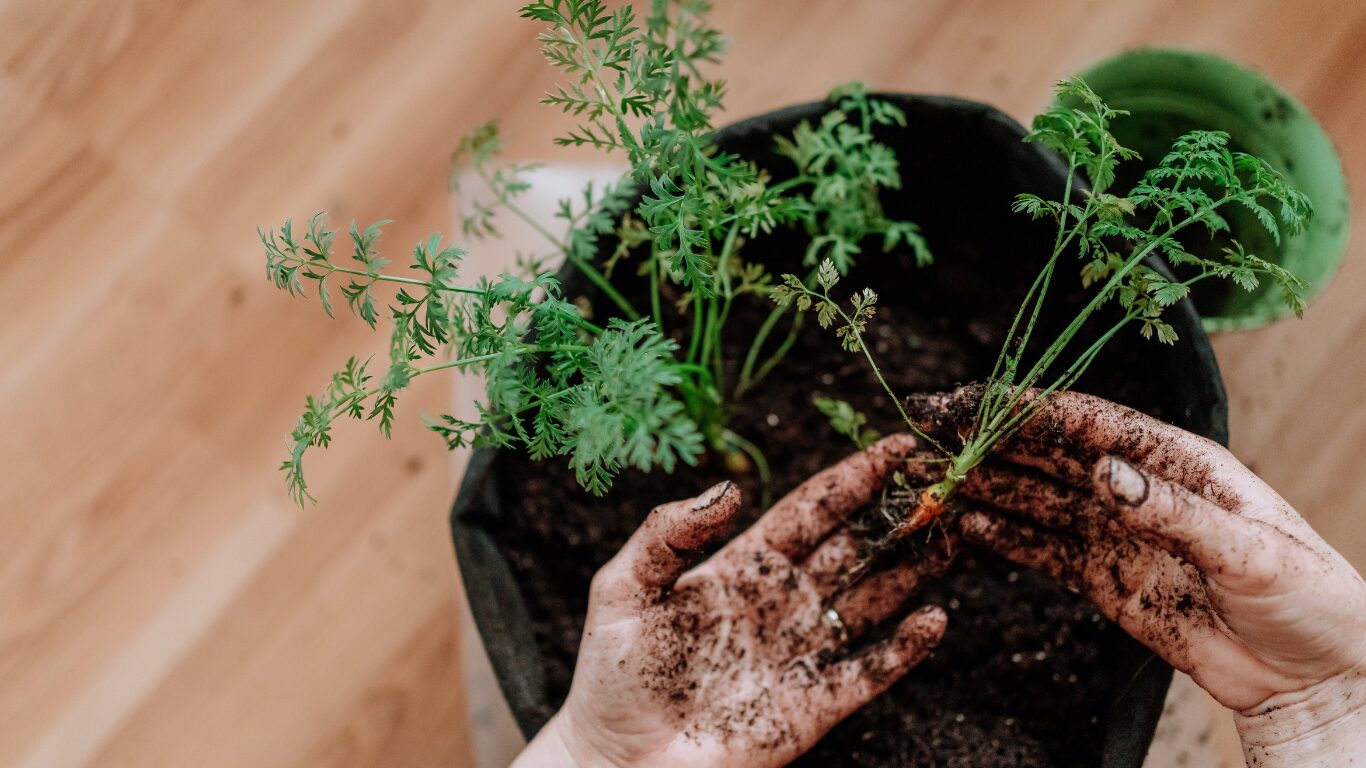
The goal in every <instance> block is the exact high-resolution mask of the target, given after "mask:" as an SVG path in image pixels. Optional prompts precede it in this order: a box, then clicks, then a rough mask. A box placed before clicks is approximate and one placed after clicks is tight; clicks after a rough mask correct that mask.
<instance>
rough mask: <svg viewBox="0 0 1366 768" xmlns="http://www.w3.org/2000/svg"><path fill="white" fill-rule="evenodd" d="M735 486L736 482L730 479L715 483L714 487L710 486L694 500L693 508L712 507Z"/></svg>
mask: <svg viewBox="0 0 1366 768" xmlns="http://www.w3.org/2000/svg"><path fill="white" fill-rule="evenodd" d="M734 486H735V483H732V482H731V481H729V480H726V481H724V482H720V483H717V484H716V485H713V486H712V487H710V488H708V489H707V490H706V492H705V493H703V494H702V495H701V496H698V497H697V501H694V502H693V505H692V508H693V509H694V510H699V509H706V508H707V507H710V506H711V505H713V504H715V503H716V502H717V501H720V499H721V497H722V496H725V495H726V494H727V493H729V492H730V489H731V488H732V487H734Z"/></svg>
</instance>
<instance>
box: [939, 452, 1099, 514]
mask: <svg viewBox="0 0 1366 768" xmlns="http://www.w3.org/2000/svg"><path fill="white" fill-rule="evenodd" d="M958 492H959V493H960V494H962V495H963V497H964V498H967V499H971V500H973V501H978V502H981V503H983V504H987V505H990V506H992V507H995V508H997V509H1001V510H1005V511H1007V512H1010V513H1012V514H1015V515H1019V516H1020V517H1023V518H1025V519H1027V520H1029V521H1030V522H1034V523H1038V524H1039V525H1043V526H1046V527H1048V528H1074V527H1076V526H1077V525H1078V524H1079V523H1086V522H1089V521H1091V520H1093V519H1095V518H1097V517H1098V516H1100V514H1101V512H1100V507H1099V504H1098V503H1097V502H1096V500H1095V497H1094V496H1093V495H1092V494H1091V492H1090V490H1089V489H1088V490H1085V491H1083V490H1080V489H1077V488H1074V487H1072V486H1070V485H1066V484H1064V483H1061V482H1059V481H1057V480H1054V479H1052V478H1050V477H1048V476H1046V475H1042V474H1040V473H1038V472H1034V471H1032V470H1029V469H1026V468H1022V467H1019V466H1015V465H1011V464H1005V463H990V464H981V465H979V466H978V467H977V468H976V469H974V470H973V471H971V472H969V473H968V476H967V479H965V480H964V481H963V484H962V485H961V486H959V489H958Z"/></svg>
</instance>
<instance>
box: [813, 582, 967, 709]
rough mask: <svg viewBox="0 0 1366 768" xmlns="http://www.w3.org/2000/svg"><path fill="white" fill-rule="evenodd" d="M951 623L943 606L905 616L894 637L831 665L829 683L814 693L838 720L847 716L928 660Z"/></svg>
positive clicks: (928, 608)
mask: <svg viewBox="0 0 1366 768" xmlns="http://www.w3.org/2000/svg"><path fill="white" fill-rule="evenodd" d="M947 626H948V616H946V615H945V614H944V611H943V610H942V609H940V608H938V607H935V606H927V607H925V608H921V609H920V610H918V611H916V612H915V613H912V614H911V615H910V616H907V617H906V618H905V619H903V620H902V622H901V623H900V624H899V625H897V628H896V631H895V632H894V633H893V634H892V636H891V637H889V638H887V639H885V640H882V641H879V642H877V643H875V644H873V645H872V646H870V647H869V648H867V649H865V650H864V651H862V652H860V653H857V654H854V655H853V656H850V657H849V658H846V659H841V660H840V661H837V662H835V663H833V664H830V665H828V666H827V667H826V668H825V669H824V670H823V671H822V673H823V676H824V678H825V681H826V682H827V683H828V684H827V685H824V686H818V687H817V688H815V689H814V691H813V693H814V695H815V696H816V697H817V698H818V699H824V701H822V702H820V703H821V704H822V706H823V708H824V709H825V710H826V711H827V712H829V713H831V714H833V715H834V719H835V720H842V719H844V717H846V716H847V715H849V714H850V713H851V712H853V711H855V710H857V709H858V708H859V707H862V706H863V705H864V704H866V703H867V702H868V701H869V700H870V699H872V698H873V697H874V696H877V695H878V694H880V693H882V692H883V691H885V690H887V689H888V688H890V687H891V685H892V683H895V682H896V681H897V680H900V679H901V677H902V675H905V674H906V673H907V672H909V671H910V670H911V669H912V668H914V667H915V665H917V664H919V663H920V662H921V661H922V660H924V658H925V657H926V656H928V655H929V653H930V651H931V650H933V649H934V647H935V646H936V645H938V644H939V640H940V639H941V638H943V636H944V629H945V628H946V627H947Z"/></svg>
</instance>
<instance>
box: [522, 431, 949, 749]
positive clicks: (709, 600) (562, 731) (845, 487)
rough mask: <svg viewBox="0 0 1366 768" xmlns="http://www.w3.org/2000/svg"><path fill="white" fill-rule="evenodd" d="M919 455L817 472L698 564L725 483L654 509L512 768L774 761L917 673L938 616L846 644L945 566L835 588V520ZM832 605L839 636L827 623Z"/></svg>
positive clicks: (881, 456)
mask: <svg viewBox="0 0 1366 768" xmlns="http://www.w3.org/2000/svg"><path fill="white" fill-rule="evenodd" d="M915 448H916V442H915V440H914V439H913V438H911V437H909V436H895V437H890V438H887V439H884V440H882V441H881V442H879V443H878V444H877V445H875V446H872V447H871V448H870V449H868V450H867V451H864V452H860V453H857V454H854V455H853V456H850V457H849V458H847V459H845V460H844V461H843V462H841V463H839V464H837V465H835V466H834V467H831V468H829V469H826V470H825V471H823V472H821V473H819V474H817V475H815V476H814V477H812V478H810V479H809V480H807V481H806V482H805V483H803V484H802V485H801V486H800V487H798V488H797V489H796V490H795V491H793V492H792V493H791V494H789V495H788V496H786V497H785V498H783V499H782V500H781V501H779V502H778V503H777V504H776V505H774V506H773V508H772V509H771V510H769V511H768V512H767V513H766V514H765V515H764V516H763V517H762V518H761V519H760V520H759V521H758V522H756V523H755V524H754V525H753V526H751V527H750V528H749V529H748V530H746V531H745V532H743V533H741V534H740V535H739V536H737V537H736V538H734V539H733V540H731V541H730V542H729V543H727V544H726V545H725V546H724V547H722V548H721V549H720V550H719V551H717V552H716V553H715V554H714V555H712V556H711V557H710V558H708V559H706V560H705V561H704V562H702V563H700V564H698V565H697V566H696V567H693V568H691V569H690V568H689V567H688V566H689V564H690V560H691V559H692V556H693V555H694V554H695V553H697V552H698V551H699V550H701V549H703V548H705V547H706V546H707V545H708V544H710V543H713V542H715V541H718V540H720V539H721V538H722V537H723V536H724V535H725V534H726V532H727V531H728V530H729V528H730V527H731V524H732V522H733V521H734V519H735V517H736V514H737V512H738V511H739V508H740V503H741V498H740V490H739V489H738V488H737V487H735V485H733V484H731V483H729V482H727V483H722V484H720V485H717V486H715V487H714V488H712V489H710V490H709V491H707V492H706V493H704V494H702V495H701V496H699V497H697V498H695V499H689V500H687V501H679V502H673V503H670V504H665V505H663V506H660V507H657V508H656V509H655V510H653V511H652V512H651V513H650V515H649V517H648V518H646V520H645V522H644V523H643V524H642V525H641V527H640V529H639V530H637V531H636V533H635V534H634V535H633V536H632V537H631V539H630V541H628V542H627V543H626V545H625V547H623V548H622V550H621V552H620V553H618V554H617V556H616V557H614V558H613V559H612V560H611V561H610V562H608V563H607V564H606V565H605V566H603V568H602V570H600V571H599V572H598V574H597V575H596V576H595V577H594V579H593V585H592V590H591V592H590V597H589V606H588V616H587V621H586V625H585V628H584V635H583V641H582V645H581V646H580V649H579V658H578V665H577V667H576V668H575V670H574V681H573V685H572V687H571V690H570V692H569V697H568V699H567V700H566V702H565V704H564V707H563V708H562V709H561V710H560V712H559V713H558V714H556V715H555V717H554V718H553V719H552V720H551V721H550V723H549V724H548V725H547V726H546V727H545V728H544V729H542V731H541V732H540V733H539V734H537V736H536V738H535V740H533V742H532V744H531V745H529V746H528V748H527V751H526V752H524V753H523V755H522V757H521V758H519V761H518V764H519V765H536V766H546V765H576V766H596V765H611V766H637V765H639V766H746V767H748V768H755V767H762V766H779V765H786V764H787V763H788V762H790V761H791V760H792V759H793V758H795V757H797V756H798V755H800V754H801V753H803V752H805V751H806V750H807V749H809V748H810V747H811V746H812V745H813V744H815V742H816V741H817V740H818V739H819V738H820V737H821V736H822V735H824V734H825V733H826V732H827V731H828V730H829V729H830V728H831V727H833V726H834V725H835V724H836V723H837V722H839V721H840V720H841V719H843V718H844V717H845V716H847V715H848V714H850V713H851V712H853V711H854V710H856V709H858V708H859V707H860V706H862V705H863V704H864V703H865V702H867V701H868V700H869V699H871V698H873V697H874V696H876V695H877V694H879V693H881V692H882V691H883V690H885V689H886V688H887V687H888V686H890V685H891V684H892V683H893V682H895V681H896V680H897V679H898V678H900V677H901V676H902V675H903V674H904V673H905V672H906V671H907V670H909V669H911V668H912V667H913V666H915V665H916V664H917V663H918V662H919V661H920V660H921V659H923V658H924V657H925V655H926V654H927V653H929V651H930V649H931V648H933V647H934V645H935V644H936V643H937V642H938V641H939V638H940V637H941V636H942V634H943V632H944V628H945V623H946V618H945V616H944V613H943V612H942V611H940V610H939V609H938V608H923V609H921V610H918V611H916V612H914V613H911V614H910V615H908V616H905V617H904V618H902V619H901V620H900V621H899V622H898V623H897V624H896V626H895V628H894V629H892V630H891V632H890V633H889V635H888V636H887V637H885V638H883V639H880V640H877V641H876V642H871V643H868V644H865V645H864V647H855V648H854V649H852V650H851V649H850V648H849V647H848V646H847V641H848V640H851V639H854V638H855V637H857V636H858V635H860V634H861V633H863V632H864V631H865V630H867V629H868V628H869V627H871V626H872V625H873V624H875V623H877V622H880V621H882V620H883V619H886V618H890V617H891V616H893V615H894V614H896V613H897V612H898V611H900V609H901V608H902V606H903V605H904V604H905V602H906V601H907V600H908V599H909V597H910V596H911V594H912V593H913V592H914V591H915V589H916V587H917V585H918V584H919V582H920V581H921V579H922V578H924V577H925V576H926V575H927V574H928V573H930V572H932V571H935V570H939V569H942V568H943V567H944V566H945V565H946V563H944V562H940V561H935V560H928V561H926V562H923V563H918V564H910V563H906V564H899V565H896V566H893V567H892V568H890V569H887V570H884V571H882V572H880V573H877V574H874V575H872V576H870V577H869V578H867V579H865V580H863V581H861V582H860V583H858V584H857V585H855V586H853V587H850V588H849V589H847V590H843V591H841V589H840V584H841V575H842V574H843V573H844V572H846V571H847V570H848V569H849V568H850V567H851V566H852V565H853V564H854V563H855V562H856V560H857V557H858V552H857V548H856V538H855V536H854V535H853V534H852V533H850V532H848V531H847V530H844V529H843V528H842V523H843V522H844V520H845V518H846V517H847V516H848V515H850V514H851V513H853V512H854V511H855V510H857V509H858V508H860V507H862V506H864V505H866V504H868V503H869V502H870V501H871V500H872V499H873V498H874V497H875V495H876V494H878V493H879V492H880V491H881V489H882V487H883V485H884V483H885V482H886V478H887V476H888V474H889V473H890V472H891V471H892V470H893V469H895V468H896V467H898V466H900V465H901V464H902V463H903V461H904V458H905V457H906V456H907V455H908V454H910V453H911V452H912V451H913V450H914V449H915ZM831 605H833V606H834V607H835V608H836V610H837V611H838V615H839V616H841V617H842V619H843V622H844V624H845V626H846V627H847V633H848V636H847V637H837V635H839V634H843V633H840V632H836V631H834V629H832V626H831V625H830V624H829V623H828V622H827V620H825V619H824V618H823V615H824V614H825V612H826V609H827V608H829V607H831Z"/></svg>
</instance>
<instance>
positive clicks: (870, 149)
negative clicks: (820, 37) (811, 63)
mask: <svg viewBox="0 0 1366 768" xmlns="http://www.w3.org/2000/svg"><path fill="white" fill-rule="evenodd" d="M828 98H829V101H830V102H831V103H834V104H838V105H839V109H834V110H831V111H829V112H827V113H825V116H824V117H822V118H821V121H820V122H819V123H818V124H817V125H816V126H814V127H813V126H812V125H811V124H810V123H808V122H806V121H802V123H801V124H800V125H798V126H797V129H796V131H794V132H793V135H792V138H790V139H789V138H786V137H782V136H780V137H778V140H777V142H778V151H779V153H780V154H782V155H784V156H785V157H787V158H789V159H791V160H792V162H793V163H794V164H795V165H796V166H797V170H798V172H799V173H801V174H802V176H803V177H806V178H808V179H810V180H811V189H810V192H809V193H808V196H807V202H808V203H809V205H810V216H809V218H808V219H807V220H806V226H807V232H808V234H810V235H811V241H810V244H809V245H808V246H807V249H806V255H805V259H804V260H805V263H806V264H807V266H815V265H817V264H819V263H821V261H823V260H824V259H829V260H830V261H831V262H833V263H834V265H835V267H836V268H837V269H838V270H839V272H840V274H848V273H849V268H850V267H851V266H853V258H854V257H855V256H856V255H858V254H859V253H861V252H862V243H863V241H864V240H866V239H867V238H868V237H870V236H881V239H882V249H883V251H884V252H886V251H891V250H892V249H894V248H896V247H898V246H900V245H906V246H909V247H910V248H911V250H912V252H913V253H914V254H915V259H916V263H917V264H919V265H921V266H924V265H927V264H929V263H930V262H931V261H932V260H933V257H932V256H931V255H930V250H929V247H928V245H927V244H926V243H925V239H924V238H923V237H921V235H920V228H919V227H918V226H916V225H915V224H914V223H912V222H909V221H893V220H891V219H888V218H887V217H886V215H885V214H884V213H883V210H882V205H881V203H880V201H879V199H878V198H879V193H880V191H881V190H883V189H900V188H901V173H900V170H899V168H898V164H897V160H896V156H895V154H893V152H892V150H891V148H890V147H888V146H887V145H885V144H882V143H879V142H878V141H876V140H875V139H874V137H873V133H872V132H873V129H874V127H876V126H879V125H896V126H905V125H906V115H905V114H904V113H903V112H902V111H901V109H900V108H899V107H897V106H896V105H894V104H892V103H891V102H887V101H882V100H880V99H874V98H871V97H869V95H868V91H867V89H866V88H865V87H864V86H863V85H862V84H860V83H849V84H847V85H843V86H840V87H839V88H836V89H835V90H833V91H831V92H830V96H829V97H828Z"/></svg>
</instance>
